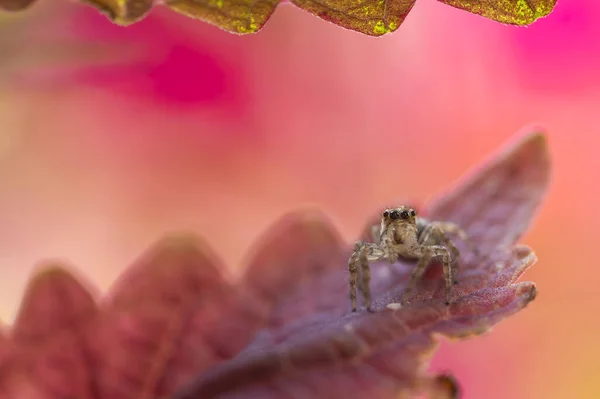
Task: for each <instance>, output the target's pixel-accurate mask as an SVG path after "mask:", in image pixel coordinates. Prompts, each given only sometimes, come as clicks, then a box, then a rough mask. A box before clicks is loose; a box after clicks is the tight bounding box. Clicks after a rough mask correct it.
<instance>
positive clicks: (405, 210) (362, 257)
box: [348, 206, 468, 312]
mask: <svg viewBox="0 0 600 399" xmlns="http://www.w3.org/2000/svg"><path fill="white" fill-rule="evenodd" d="M452 234H454V235H457V236H458V237H459V238H460V239H461V240H463V241H465V242H467V243H468V236H467V234H466V233H465V232H464V231H463V230H462V229H461V228H460V227H459V226H458V225H456V224H454V223H451V222H439V221H429V220H426V219H423V218H420V217H417V212H416V211H415V210H414V209H412V208H410V207H407V206H400V207H398V208H392V209H386V210H384V211H383V213H382V215H381V227H380V229H379V234H376V235H375V236H376V237H377V239H376V240H375V241H376V242H375V243H369V242H365V241H357V242H356V244H355V245H354V250H353V252H352V255H351V256H350V259H349V261H348V271H349V272H350V302H351V305H352V311H353V312H354V311H356V289H357V286H358V289H359V290H360V292H361V294H362V297H363V299H364V302H365V306H366V308H367V310H369V311H371V289H370V286H369V284H370V281H371V271H370V266H369V264H370V263H371V262H376V261H379V260H386V261H388V262H389V263H390V264H392V263H394V262H396V261H397V260H398V259H399V258H404V259H411V260H417V264H416V266H415V268H414V269H413V271H412V274H411V276H410V280H409V282H408V285H407V287H406V289H405V291H404V293H403V295H402V300H401V303H402V305H404V304H405V303H406V297H407V296H408V295H409V294H410V293H411V292H412V290H413V289H414V288H415V286H416V284H417V281H418V280H419V279H420V278H421V277H422V276H423V273H425V271H426V270H427V267H428V266H429V265H430V264H431V263H432V262H434V261H436V260H437V259H441V261H442V265H443V270H444V280H445V284H446V293H445V299H446V305H449V304H450V295H451V293H452V286H453V285H454V284H457V283H458V281H457V280H456V278H455V276H456V272H457V261H458V258H459V256H460V253H459V250H458V248H457V247H456V245H455V244H454V243H453V242H452V240H451V239H450V235H452ZM359 272H360V273H359ZM359 274H360V280H359Z"/></svg>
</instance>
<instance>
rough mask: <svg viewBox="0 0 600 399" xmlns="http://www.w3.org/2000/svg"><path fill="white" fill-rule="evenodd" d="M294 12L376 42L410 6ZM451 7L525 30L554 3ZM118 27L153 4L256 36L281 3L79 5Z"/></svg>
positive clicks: (5, 3)
mask: <svg viewBox="0 0 600 399" xmlns="http://www.w3.org/2000/svg"><path fill="white" fill-rule="evenodd" d="M33 1H34V0H0V9H5V10H9V11H17V10H22V9H24V8H26V7H28V6H29V5H30V4H31V3H32V2H33ZM290 1H291V2H292V3H293V4H295V5H296V6H298V7H300V8H302V9H304V10H306V11H308V12H310V13H311V14H313V15H316V16H317V17H319V18H322V19H324V20H326V21H330V22H332V23H334V24H336V25H339V26H341V27H343V28H346V29H351V30H353V31H356V32H360V33H363V34H365V35H369V36H381V35H385V34H387V33H390V32H393V31H395V30H396V29H398V28H399V27H400V25H401V24H402V22H404V19H405V18H406V16H407V15H408V13H409V12H410V10H411V9H412V8H413V6H414V4H415V0H360V1H352V0H321V1H316V0H290ZM439 1H441V2H443V3H446V4H448V5H450V6H453V7H456V8H460V9H463V10H466V11H469V12H472V13H475V14H479V15H482V16H484V17H486V18H489V19H492V20H494V21H498V22H502V23H505V24H512V25H529V24H531V23H533V22H534V21H536V20H537V19H539V18H542V17H545V16H547V15H548V14H550V12H552V10H553V9H554V6H555V5H556V0H439ZM82 2H83V3H85V4H89V5H91V6H93V7H95V8H96V9H98V10H99V11H100V12H101V13H103V14H105V15H106V16H107V17H108V18H109V19H110V20H111V21H112V22H114V23H115V24H118V25H129V24H132V23H136V22H138V21H140V20H141V19H143V18H144V17H146V16H147V15H148V14H149V13H150V11H151V9H152V7H153V6H154V4H165V5H166V6H167V7H168V8H170V9H171V10H174V11H176V12H179V13H182V14H184V15H187V16H188V17H191V18H196V19H199V20H201V21H204V22H207V23H210V24H212V25H216V26H218V27H220V28H222V29H224V30H227V31H229V32H232V33H236V34H248V33H255V32H258V31H259V30H261V29H262V27H263V26H264V25H265V23H266V22H267V21H268V20H269V18H270V17H271V15H272V14H273V12H274V11H275V8H276V7H277V6H278V5H279V3H280V2H281V1H280V0H165V1H164V2H162V3H154V2H152V0H124V1H119V0H82Z"/></svg>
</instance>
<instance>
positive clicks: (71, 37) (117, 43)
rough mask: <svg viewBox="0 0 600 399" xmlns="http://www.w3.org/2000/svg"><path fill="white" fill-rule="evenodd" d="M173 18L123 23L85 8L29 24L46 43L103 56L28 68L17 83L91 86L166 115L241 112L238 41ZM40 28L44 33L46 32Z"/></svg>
mask: <svg viewBox="0 0 600 399" xmlns="http://www.w3.org/2000/svg"><path fill="white" fill-rule="evenodd" d="M155 12H156V13H157V14H159V13H160V14H162V13H164V12H165V10H156V11H155ZM167 13H168V11H167ZM174 17H177V15H168V17H167V18H161V17H157V16H154V15H153V16H152V17H149V18H146V19H144V20H143V21H141V22H140V23H137V24H134V25H132V26H129V27H127V28H123V27H120V26H117V25H114V24H111V23H109V22H108V21H107V20H106V18H105V17H104V16H102V15H100V14H98V13H97V12H95V11H94V10H92V9H89V8H77V9H73V10H69V12H68V13H67V14H66V15H64V16H58V17H57V18H55V19H50V20H46V21H44V24H43V27H38V28H36V29H35V30H36V31H37V32H36V33H37V36H38V37H39V36H43V37H45V38H46V40H48V41H50V42H52V41H51V39H53V40H54V41H55V42H56V41H58V42H59V43H60V40H63V41H64V42H63V43H62V44H63V45H64V46H65V47H66V48H67V49H68V48H69V47H68V46H69V44H71V45H73V44H76V45H79V46H82V45H83V46H85V45H89V46H94V45H96V46H98V49H99V50H100V51H104V53H105V55H106V60H105V61H103V60H102V59H101V58H100V57H102V53H100V55H99V58H100V60H99V62H97V63H96V64H94V63H93V62H87V63H86V64H84V65H78V64H77V63H75V64H69V63H65V64H64V65H60V64H59V65H57V66H55V67H53V68H47V69H46V70H38V71H35V73H32V72H31V71H28V73H27V74H23V75H22V76H21V79H22V80H21V83H29V84H30V87H32V88H37V89H38V90H39V89H40V88H41V87H44V86H46V87H47V88H49V87H55V88H56V87H57V86H58V87H59V86H60V85H64V84H68V85H73V84H76V85H79V86H83V87H89V88H97V89H102V90H106V91H109V92H112V93H113V94H114V95H115V96H118V97H123V96H124V97H129V98H130V100H131V101H135V102H142V103H144V102H146V103H148V104H149V105H151V106H156V107H161V108H165V107H166V108H167V109H169V110H171V111H172V112H186V111H189V110H193V109H195V108H198V107H203V108H218V109H220V110H221V111H225V112H226V113H230V114H234V115H236V114H239V113H243V112H245V108H246V107H247V105H248V102H249V100H250V96H249V93H248V90H247V89H246V85H245V83H244V75H243V74H240V73H239V72H240V66H241V64H243V63H244V56H245V54H244V52H243V51H241V47H242V46H243V44H242V43H239V42H236V41H235V40H234V39H235V38H236V37H234V36H233V35H230V36H231V37H228V36H221V37H220V39H217V40H211V41H207V40H202V39H203V38H206V37H207V36H206V34H202V33H200V32H198V31H197V30H196V29H190V24H195V23H197V22H198V21H193V20H183V21H182V23H173V20H172V19H173V18H174ZM194 28H195V27H194ZM210 29H216V28H214V27H211V26H201V27H200V31H202V30H210ZM48 31H50V32H52V33H51V34H49V35H48ZM198 33H200V35H198ZM194 35H197V36H196V37H194ZM38 39H39V38H38ZM111 49H112V54H111ZM115 55H117V56H115ZM36 77H37V78H36Z"/></svg>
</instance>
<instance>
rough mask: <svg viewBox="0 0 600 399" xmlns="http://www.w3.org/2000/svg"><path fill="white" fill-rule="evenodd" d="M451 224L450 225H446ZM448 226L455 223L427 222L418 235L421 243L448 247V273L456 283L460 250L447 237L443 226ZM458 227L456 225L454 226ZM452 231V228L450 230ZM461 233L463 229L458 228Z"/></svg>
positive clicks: (452, 225) (446, 231)
mask: <svg viewBox="0 0 600 399" xmlns="http://www.w3.org/2000/svg"><path fill="white" fill-rule="evenodd" d="M448 226H451V227H448ZM445 227H446V228H448V229H450V230H452V229H454V228H455V227H456V225H454V224H452V223H449V222H433V223H430V224H428V225H427V226H426V227H425V228H424V229H423V232H422V233H421V235H420V236H419V243H420V244H422V245H427V246H431V245H443V246H445V247H446V248H448V251H450V255H451V258H450V274H451V279H452V283H453V284H458V280H457V279H456V275H457V272H458V259H459V257H460V252H459V250H458V248H457V247H456V245H455V244H454V242H453V241H452V240H451V239H450V237H448V230H447V229H446V230H445V229H444V228H445ZM456 228H458V227H456ZM452 231H453V230H452ZM459 231H461V232H462V233H463V234H466V233H464V231H462V230H460V229H459Z"/></svg>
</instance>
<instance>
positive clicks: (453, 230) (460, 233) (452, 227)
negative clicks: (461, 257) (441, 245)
mask: <svg viewBox="0 0 600 399" xmlns="http://www.w3.org/2000/svg"><path fill="white" fill-rule="evenodd" d="M435 225H437V226H438V227H439V228H440V229H442V230H443V231H444V232H445V233H447V234H455V235H456V236H457V237H458V238H459V239H460V240H461V241H462V242H464V243H465V244H466V245H467V246H468V247H469V250H470V251H471V252H472V253H473V255H475V256H476V257H478V256H479V250H478V249H477V247H476V246H475V245H474V244H473V241H471V239H470V237H469V235H468V234H467V232H466V231H464V230H463V229H461V228H460V227H459V226H458V225H457V224H455V223H452V222H435Z"/></svg>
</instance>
